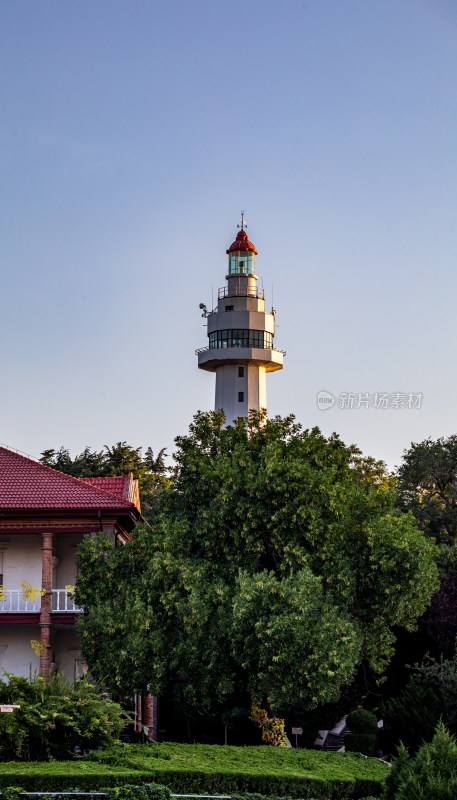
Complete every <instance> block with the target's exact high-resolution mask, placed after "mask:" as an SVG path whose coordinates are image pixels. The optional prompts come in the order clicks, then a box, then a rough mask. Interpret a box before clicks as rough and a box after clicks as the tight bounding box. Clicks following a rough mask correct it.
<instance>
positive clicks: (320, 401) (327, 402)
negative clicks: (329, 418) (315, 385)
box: [317, 390, 335, 411]
mask: <svg viewBox="0 0 457 800" xmlns="http://www.w3.org/2000/svg"><path fill="white" fill-rule="evenodd" d="M334 405H335V398H334V396H333V395H332V394H330V392H324V391H323V390H322V391H320V392H318V393H317V407H318V409H319V411H328V409H329V408H332V406H334Z"/></svg>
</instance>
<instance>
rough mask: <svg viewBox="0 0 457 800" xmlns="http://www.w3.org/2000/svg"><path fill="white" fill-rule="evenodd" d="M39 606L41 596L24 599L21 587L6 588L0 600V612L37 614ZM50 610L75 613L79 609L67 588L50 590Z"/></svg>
mask: <svg viewBox="0 0 457 800" xmlns="http://www.w3.org/2000/svg"><path fill="white" fill-rule="evenodd" d="M40 608H41V597H37V599H36V600H31V599H27V600H26V599H24V593H23V591H22V589H7V590H6V591H5V594H4V597H3V599H2V600H0V614H37V613H39V611H40ZM52 610H53V611H63V612H65V611H67V612H70V613H72V614H76V613H78V612H80V611H81V609H80V608H79V607H78V606H77V605H75V602H74V600H73V597H72V596H71V594H70V593H69V592H68V591H67V589H53V590H52Z"/></svg>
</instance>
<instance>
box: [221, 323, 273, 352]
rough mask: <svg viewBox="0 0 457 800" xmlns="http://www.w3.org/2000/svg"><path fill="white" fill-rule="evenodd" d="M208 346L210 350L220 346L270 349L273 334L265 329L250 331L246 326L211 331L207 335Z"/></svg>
mask: <svg viewBox="0 0 457 800" xmlns="http://www.w3.org/2000/svg"><path fill="white" fill-rule="evenodd" d="M209 347H210V350H213V349H218V348H220V347H258V348H260V349H262V350H271V348H272V347H273V334H271V333H268V332H267V331H251V330H248V329H246V328H244V329H240V328H233V329H231V330H221V331H213V332H212V333H210V335H209Z"/></svg>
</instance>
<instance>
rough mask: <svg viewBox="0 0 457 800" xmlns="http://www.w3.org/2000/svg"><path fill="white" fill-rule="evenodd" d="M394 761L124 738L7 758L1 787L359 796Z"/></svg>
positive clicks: (374, 788) (374, 787) (372, 789)
mask: <svg viewBox="0 0 457 800" xmlns="http://www.w3.org/2000/svg"><path fill="white" fill-rule="evenodd" d="M388 769H389V767H387V766H386V765H385V764H382V763H381V762H379V761H378V760H377V759H373V758H369V759H366V758H364V757H362V756H358V755H356V754H353V753H347V754H340V753H321V752H317V751H314V750H296V749H292V750H287V749H279V748H274V747H232V746H225V747H224V746H219V745H198V744H195V745H185V744H176V743H164V744H160V745H150V744H146V745H125V746H118V747H114V748H110V749H109V750H105V751H101V752H96V753H93V754H92V755H91V757H90V760H88V759H83V760H80V761H75V762H72V761H67V762H51V763H18V762H13V763H3V764H0V787H2V786H3V787H4V786H14V785H17V786H23V787H24V788H27V789H30V790H32V788H35V791H40V790H41V791H44V790H48V791H51V790H58V789H64V788H68V787H72V788H73V787H79V788H87V789H89V788H91V789H94V790H95V789H97V788H98V789H100V788H101V787H103V786H113V785H117V784H126V783H132V784H134V783H137V784H141V783H145V782H148V781H155V782H157V783H161V784H164V785H165V786H168V787H169V788H170V790H171V791H172V792H176V793H185V792H195V793H202V794H212V793H216V794H217V793H226V794H231V793H236V792H238V793H242V792H258V793H260V794H263V795H290V796H293V797H306V796H316V797H319V796H327V795H328V794H330V795H331V796H333V797H335V798H337V797H340V796H341V795H342V794H343V792H346V793H347V794H348V795H349V796H352V797H354V798H356V797H363V796H365V795H370V794H372V795H378V794H379V793H380V790H381V785H382V783H383V781H384V778H385V776H386V774H387V771H388ZM39 787H40V788H39Z"/></svg>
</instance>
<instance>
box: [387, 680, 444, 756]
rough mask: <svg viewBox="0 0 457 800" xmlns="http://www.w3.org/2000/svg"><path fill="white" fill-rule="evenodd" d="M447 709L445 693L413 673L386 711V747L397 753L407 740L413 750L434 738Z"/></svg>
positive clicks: (408, 745) (406, 743) (389, 703)
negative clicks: (435, 689)
mask: <svg viewBox="0 0 457 800" xmlns="http://www.w3.org/2000/svg"><path fill="white" fill-rule="evenodd" d="M444 711H445V703H444V700H443V697H442V696H441V693H440V692H439V691H434V689H433V688H432V687H431V686H429V685H428V684H427V683H426V682H424V681H423V680H421V679H420V678H419V676H417V675H416V676H410V679H409V682H408V684H407V685H406V686H405V688H404V689H403V690H402V691H401V692H400V694H399V696H398V697H395V698H392V699H391V700H389V701H388V702H387V703H386V704H385V707H384V710H383V720H384V731H383V733H384V736H383V739H384V746H385V748H386V749H387V751H388V752H394V748H395V746H396V745H398V744H399V742H400V741H401V742H403V744H404V745H406V747H408V748H409V749H410V750H412V751H413V752H416V750H418V749H419V747H420V745H421V744H422V742H423V741H426V742H428V741H430V740H431V739H432V737H433V734H434V732H435V728H436V726H437V724H438V722H439V720H440V718H441V716H442V715H443V713H444Z"/></svg>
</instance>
